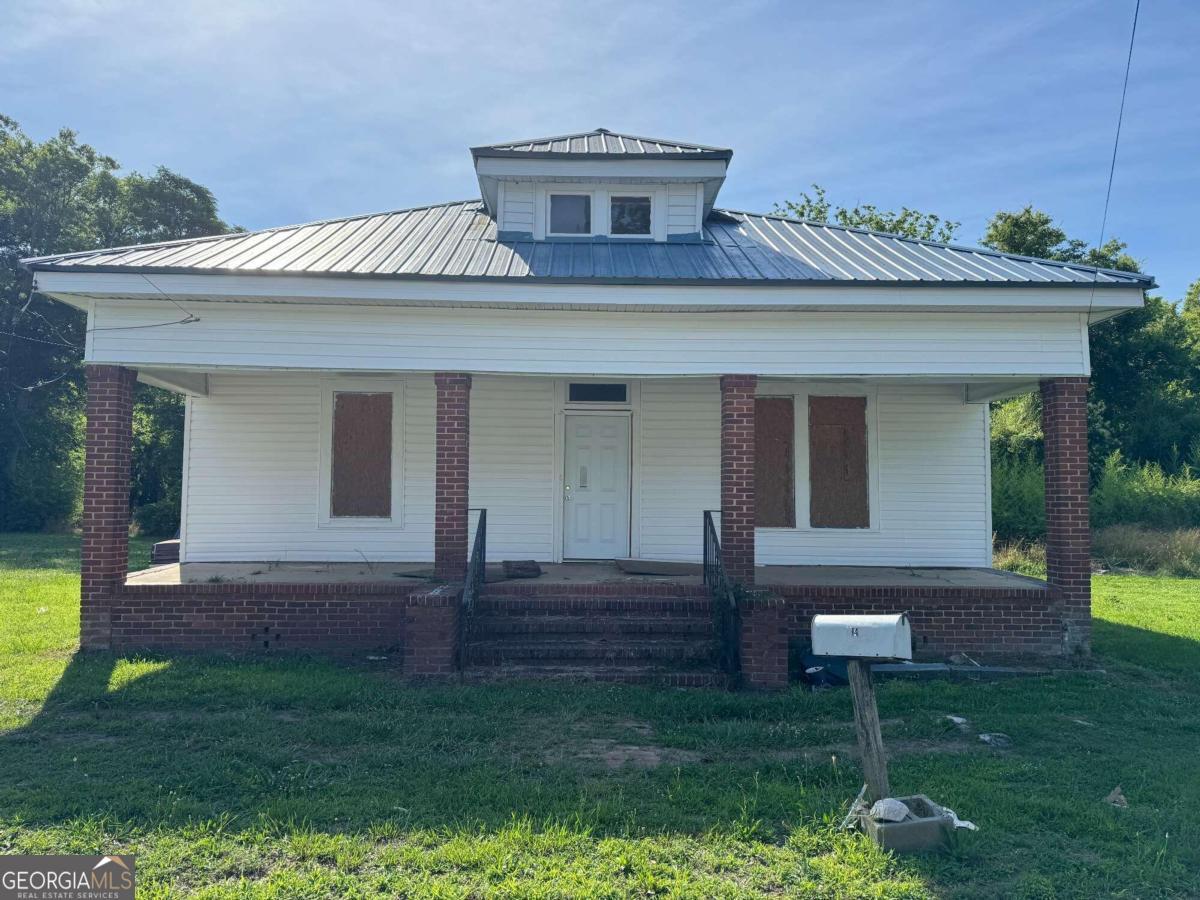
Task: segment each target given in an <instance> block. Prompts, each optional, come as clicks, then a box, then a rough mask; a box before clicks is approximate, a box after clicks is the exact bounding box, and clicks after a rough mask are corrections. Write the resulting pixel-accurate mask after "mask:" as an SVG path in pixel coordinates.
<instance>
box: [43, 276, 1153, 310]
mask: <svg viewBox="0 0 1200 900" xmlns="http://www.w3.org/2000/svg"><path fill="white" fill-rule="evenodd" d="M36 289H37V290H38V291H41V292H42V293H44V294H49V295H50V296H52V297H54V298H55V299H58V300H62V301H63V302H65V303H70V304H72V305H74V306H82V307H86V303H87V299H88V298H97V299H103V298H121V297H126V298H137V299H144V298H159V299H162V300H164V302H165V301H166V299H168V298H171V299H176V300H182V299H187V298H191V299H194V300H238V301H250V302H254V301H259V302H263V301H273V302H280V303H314V302H315V303H362V304H368V305H375V304H378V305H406V304H411V305H435V306H459V305H461V306H504V307H527V308H537V307H546V308H556V309H562V308H588V309H626V310H628V309H651V310H654V311H656V312H661V311H670V310H680V311H683V310H693V311H694V310H716V309H719V310H732V309H760V310H761V309H794V310H812V311H825V312H836V311H838V310H843V309H855V310H860V311H870V310H872V309H878V310H887V309H911V310H914V311H917V310H926V311H928V310H945V309H955V308H960V309H971V310H994V311H1010V310H1029V311H1033V312H1079V311H1081V310H1089V311H1091V312H1092V313H1093V314H1100V313H1101V312H1102V311H1111V312H1113V313H1116V312H1123V311H1125V310H1128V309H1139V308H1140V307H1141V306H1142V289H1141V288H1140V287H1136V286H1130V287H1105V288H1100V289H1098V290H1095V291H1092V290H1091V289H1090V287H1089V286H1088V285H1080V286H1078V287H1075V286H1048V287H1031V286H1025V285H1019V286H1018V285H1008V286H997V287H960V286H957V285H929V286H916V285H913V286H907V287H900V286H887V287H884V286H858V285H853V286H851V285H846V286H842V285H812V286H804V285H802V286H793V285H788V286H785V285H770V284H753V285H746V284H731V285H717V284H714V285H653V284H616V285H613V284H556V283H535V284H497V283H495V282H479V281H449V280H447V281H439V280H433V279H430V280H417V279H413V280H402V279H388V278H338V277H336V276H309V275H236V274H229V275H222V274H214V275H182V274H180V275H176V274H170V273H162V274H154V275H152V276H151V277H150V278H149V279H148V278H146V277H145V276H143V275H139V274H132V273H131V274H124V273H116V272H94V273H93V272H38V273H37V280H36Z"/></svg>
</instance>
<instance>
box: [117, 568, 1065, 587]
mask: <svg viewBox="0 0 1200 900" xmlns="http://www.w3.org/2000/svg"><path fill="white" fill-rule="evenodd" d="M540 568H541V572H542V574H541V575H539V576H538V577H536V578H512V579H509V578H505V577H504V573H503V570H502V568H501V567H500V566H499V565H489V566H488V573H487V584H489V585H491V584H498V583H504V584H506V585H509V586H513V585H529V586H531V587H535V588H537V589H540V588H541V587H542V586H546V585H554V586H556V587H580V586H585V585H644V584H677V585H686V586H689V587H694V586H697V585H701V584H702V583H703V574H702V572H701V566H700V565H699V564H691V563H676V562H664V563H660V564H659V565H655V562H654V561H651V560H638V561H637V565H635V566H632V567H622V565H621V563H620V561H616V560H613V561H603V560H597V561H591V562H566V563H542V564H540ZM629 568H636V569H638V570H639V571H629ZM654 569H661V570H664V573H663V574H654V572H653V571H652V570H654ZM666 570H670V573H669V574H667V573H666ZM439 582H440V579H437V578H436V577H435V576H434V572H433V563H432V562H428V563H371V564H368V563H302V562H218V563H169V564H166V565H160V566H151V567H150V568H148V569H142V570H140V571H138V572H131V573H129V576H128V578H127V579H126V581H125V583H126V585H128V586H151V585H153V586H167V585H185V584H256V585H263V584H309V585H312V584H329V585H333V584H376V585H381V584H389V583H390V584H403V585H413V584H419V585H428V584H437V583H439ZM754 583H755V585H756V586H757V587H759V588H762V589H764V590H776V589H778V590H783V591H786V592H788V593H794V592H795V591H798V590H803V589H806V588H807V589H817V590H823V589H838V588H881V589H884V590H906V589H914V590H923V589H929V588H961V589H970V590H974V589H980V590H984V589H990V590H1013V589H1020V590H1030V589H1045V587H1046V584H1045V582H1042V581H1038V580H1037V579H1036V578H1028V577H1026V576H1024V575H1017V574H1015V573H1013V572H1005V571H1002V570H999V569H985V568H945V567H941V568H938V567H912V566H905V567H900V566H758V567H756V568H755V570H754Z"/></svg>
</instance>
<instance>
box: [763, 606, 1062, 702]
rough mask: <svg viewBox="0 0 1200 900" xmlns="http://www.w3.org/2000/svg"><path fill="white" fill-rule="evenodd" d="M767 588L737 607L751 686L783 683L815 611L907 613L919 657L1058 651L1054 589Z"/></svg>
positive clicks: (1059, 638)
mask: <svg viewBox="0 0 1200 900" xmlns="http://www.w3.org/2000/svg"><path fill="white" fill-rule="evenodd" d="M771 591H772V593H771V594H770V595H767V596H764V597H751V598H748V599H746V600H743V602H742V604H741V616H742V641H741V653H742V674H743V679H744V681H745V682H746V684H747V685H748V686H751V687H765V688H773V687H781V686H783V685H785V684H786V683H787V682H786V677H787V675H786V673H787V652H788V644H789V643H795V642H805V643H807V641H808V640H809V628H810V626H811V624H812V617H813V616H814V615H816V614H817V613H832V614H842V615H846V614H855V613H896V612H905V613H907V614H908V616H909V620H910V622H911V624H912V629H913V650H914V653H915V655H917V656H939V657H944V656H947V655H949V654H951V653H955V652H960V651H961V652H966V653H978V654H986V655H991V654H1036V655H1061V654H1062V652H1063V630H1064V623H1063V602H1062V598H1061V596H1060V595H1059V593H1058V591H1056V590H1055V589H1054V588H1052V587H1039V586H1037V585H1031V586H1030V587H1029V588H1028V589H1024V588H1020V587H1014V588H973V589H972V588H880V587H803V586H779V587H772V588H771ZM781 635H782V639H781V637H780V636H781Z"/></svg>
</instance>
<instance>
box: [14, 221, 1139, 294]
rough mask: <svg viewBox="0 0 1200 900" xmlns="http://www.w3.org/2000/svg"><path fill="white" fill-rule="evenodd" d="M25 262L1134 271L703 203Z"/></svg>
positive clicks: (981, 273)
mask: <svg viewBox="0 0 1200 900" xmlns="http://www.w3.org/2000/svg"><path fill="white" fill-rule="evenodd" d="M22 263H23V264H24V265H25V266H27V267H28V268H30V269H32V270H34V271H76V272H134V273H142V272H144V273H152V272H160V273H164V272H172V273H184V274H188V273H191V274H204V273H210V274H222V273H224V274H230V273H232V274H253V273H257V274H264V275H278V274H287V275H330V276H374V277H387V278H406V279H424V280H455V281H496V282H506V283H509V284H512V283H517V282H527V283H529V282H549V283H597V284H695V285H729V284H755V285H775V286H781V285H793V286H795V285H812V284H831V285H836V284H857V285H863V284H889V285H956V284H957V285H967V284H971V285H1039V286H1051V285H1064V286H1068V285H1092V284H1094V285H1097V286H1106V285H1109V286H1120V285H1125V286H1133V287H1143V288H1149V287H1154V286H1155V285H1154V280H1153V279H1152V278H1151V277H1150V276H1148V275H1141V274H1137V273H1133V272H1119V271H1114V270H1108V269H1096V268H1092V267H1089V266H1082V265H1074V264H1070V263H1063V262H1055V261H1052V260H1039V259H1032V258H1029V257H1024V256H1016V255H1013V254H1008V253H999V252H997V251H994V250H987V249H983V248H979V247H965V246H956V245H951V244H941V243H937V242H934V241H923V240H914V239H911V238H903V237H897V236H896V235H891V234H884V233H881V232H873V231H864V230H860V229H855V228H846V227H843V226H840V225H828V224H821V223H815V222H806V221H800V220H797V219H789V218H786V217H782V216H776V215H756V214H753V213H746V212H733V211H729V210H714V211H713V213H712V214H711V215H710V216H709V218H708V221H707V222H706V224H705V227H704V240H702V241H693V242H678V243H676V242H667V243H661V242H649V241H635V240H570V239H568V240H561V239H555V240H544V241H534V240H521V239H517V240H508V239H505V240H498V239H497V235H496V223H495V221H494V220H492V219H491V218H490V217H489V216H488V215H487V213H486V211H485V209H484V206H483V203H482V201H479V200H469V201H462V202H456V203H445V204H441V205H438V206H425V207H419V208H416V209H406V210H399V211H396V212H385V213H376V214H371V215H363V216H354V217H351V218H345V219H329V220H326V221H321V222H312V223H309V224H305V225H289V226H285V227H280V228H268V229H266V230H264V231H253V232H244V233H238V234H226V235H218V236H213V237H202V238H194V239H190V240H182V241H171V242H165V243H156V244H144V245H139V246H134V247H117V248H113V249H107V250H94V251H85V252H81V253H70V254H63V255H58V256H43V257H36V258H31V259H25V260H22Z"/></svg>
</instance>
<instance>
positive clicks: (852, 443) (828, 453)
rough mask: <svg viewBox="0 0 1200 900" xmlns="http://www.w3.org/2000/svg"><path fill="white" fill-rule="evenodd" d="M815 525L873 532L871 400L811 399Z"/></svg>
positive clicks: (810, 462)
mask: <svg viewBox="0 0 1200 900" xmlns="http://www.w3.org/2000/svg"><path fill="white" fill-rule="evenodd" d="M808 466H809V524H810V525H811V526H812V527H813V528H870V527H871V511H870V491H869V484H868V472H867V466H868V460H867V398H866V397H815V396H810V397H809V398H808Z"/></svg>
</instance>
